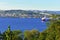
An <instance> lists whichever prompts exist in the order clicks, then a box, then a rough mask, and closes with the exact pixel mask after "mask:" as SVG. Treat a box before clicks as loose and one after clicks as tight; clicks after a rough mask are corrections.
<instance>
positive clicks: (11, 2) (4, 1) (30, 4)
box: [0, 0, 60, 10]
mask: <svg viewBox="0 0 60 40" xmlns="http://www.w3.org/2000/svg"><path fill="white" fill-rule="evenodd" d="M10 9H22V10H60V0H0V10H10Z"/></svg>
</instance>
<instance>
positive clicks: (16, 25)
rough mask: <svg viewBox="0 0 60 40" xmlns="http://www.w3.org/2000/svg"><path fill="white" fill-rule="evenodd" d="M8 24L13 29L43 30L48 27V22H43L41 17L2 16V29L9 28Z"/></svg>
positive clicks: (0, 24) (0, 29)
mask: <svg viewBox="0 0 60 40" xmlns="http://www.w3.org/2000/svg"><path fill="white" fill-rule="evenodd" d="M8 25H10V26H11V30H21V31H23V32H24V31H25V30H33V29H35V30H38V31H43V30H45V29H46V22H42V20H41V19H40V18H1V17H0V31H1V32H4V31H5V30H7V28H8Z"/></svg>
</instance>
